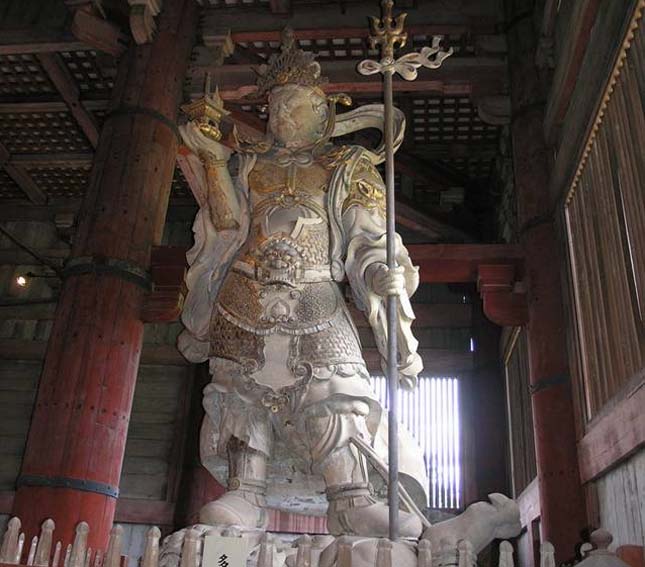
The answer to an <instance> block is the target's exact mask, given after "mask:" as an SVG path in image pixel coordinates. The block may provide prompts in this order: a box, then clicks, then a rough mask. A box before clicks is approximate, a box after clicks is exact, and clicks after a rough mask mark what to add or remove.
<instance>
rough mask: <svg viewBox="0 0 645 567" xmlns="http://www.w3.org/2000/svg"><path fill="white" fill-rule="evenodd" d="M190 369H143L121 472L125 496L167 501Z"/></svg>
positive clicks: (152, 367)
mask: <svg viewBox="0 0 645 567" xmlns="http://www.w3.org/2000/svg"><path fill="white" fill-rule="evenodd" d="M188 378H189V370H188V368H187V367H179V366H142V367H141V368H140V369H139V377H138V379H137V386H136V389H135V392H134V402H133V404H132V416H131V418H130V428H129V430H128V441H127V444H126V448H125V459H124V461H123V471H122V473H121V497H123V498H141V499H146V500H166V499H167V496H168V492H169V491H172V490H173V487H172V486H169V482H170V479H171V478H172V477H173V474H172V472H173V471H172V467H173V466H175V463H174V462H173V456H174V450H175V443H174V442H175V436H176V432H177V430H178V429H181V428H182V421H183V420H184V417H185V416H184V411H183V408H184V396H185V393H186V390H187V386H188V381H189V380H188Z"/></svg>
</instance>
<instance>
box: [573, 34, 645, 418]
mask: <svg viewBox="0 0 645 567" xmlns="http://www.w3.org/2000/svg"><path fill="white" fill-rule="evenodd" d="M643 147H645V38H644V37H643V31H642V25H641V28H638V29H636V31H635V35H634V37H633V41H632V43H631V46H629V49H628V50H627V51H626V54H625V56H624V59H623V63H622V65H617V67H616V70H615V73H614V76H613V77H612V82H611V83H610V86H609V87H608V90H607V92H606V96H605V99H604V100H603V103H602V106H601V109H600V111H599V113H598V118H597V121H596V125H595V127H594V129H593V134H592V136H591V137H590V138H589V141H588V143H587V147H586V150H585V153H584V156H583V159H582V161H581V163H580V166H579V168H578V172H577V175H576V178H575V180H574V182H573V185H572V187H571V190H570V191H569V194H568V197H567V205H566V221H567V231H568V240H569V255H570V262H571V280H572V284H573V291H574V306H575V319H576V321H575V324H576V327H577V329H576V331H577V336H578V344H577V349H576V350H577V352H576V355H577V357H578V360H579V362H580V364H573V365H572V367H574V368H580V371H579V372H578V374H579V375H578V376H576V377H575V378H576V387H577V389H578V392H577V395H578V397H579V399H581V400H583V410H584V413H585V416H584V417H585V418H586V421H589V420H591V419H592V418H593V417H594V416H596V415H597V414H598V412H599V411H600V410H601V409H602V408H603V407H604V405H605V404H606V403H607V402H608V401H609V400H611V399H612V397H614V396H615V395H616V393H617V392H618V391H619V390H620V389H621V387H622V386H624V385H625V384H626V383H627V382H628V381H629V380H630V379H631V378H632V377H633V376H635V375H636V374H637V373H638V371H639V370H641V369H642V368H643V366H644V365H645V303H644V302H645V247H643V242H644V241H645V192H644V191H643V186H644V185H645V162H644V160H643V156H642V152H643Z"/></svg>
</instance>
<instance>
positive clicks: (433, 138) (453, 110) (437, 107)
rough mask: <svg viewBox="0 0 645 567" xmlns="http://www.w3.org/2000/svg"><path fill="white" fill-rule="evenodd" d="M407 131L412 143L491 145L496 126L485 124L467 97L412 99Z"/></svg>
mask: <svg viewBox="0 0 645 567" xmlns="http://www.w3.org/2000/svg"><path fill="white" fill-rule="evenodd" d="M412 104H413V107H412V125H411V130H412V133H413V136H414V141H415V142H422V143H423V142H430V143H437V142H448V143H455V142H457V143H465V142H471V141H472V142H476V143H478V144H481V143H484V142H488V143H491V142H492V143H495V142H496V141H497V139H498V138H499V131H500V127H499V126H492V125H490V124H485V123H484V122H482V120H481V119H480V118H479V116H478V114H477V109H476V108H475V107H474V106H473V104H472V102H471V101H470V99H469V98H468V97H415V98H414V99H413V101H412Z"/></svg>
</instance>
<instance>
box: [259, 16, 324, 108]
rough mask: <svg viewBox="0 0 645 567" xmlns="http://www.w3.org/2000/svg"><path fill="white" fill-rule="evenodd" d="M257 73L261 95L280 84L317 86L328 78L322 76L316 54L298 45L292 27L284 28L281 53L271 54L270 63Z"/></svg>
mask: <svg viewBox="0 0 645 567" xmlns="http://www.w3.org/2000/svg"><path fill="white" fill-rule="evenodd" d="M257 73H258V80H257V87H258V94H259V95H260V96H264V95H265V94H266V93H268V92H269V91H270V90H271V89H272V88H273V87H277V86H280V85H286V84H295V85H303V86H309V87H317V86H319V85H321V84H323V83H324V82H326V79H325V78H323V77H321V76H320V64H318V63H317V62H316V61H314V54H313V53H307V52H305V51H303V50H302V49H300V48H299V47H298V46H297V45H296V39H295V37H294V34H293V30H292V29H291V28H285V29H284V30H282V42H281V45H280V53H275V54H274V55H271V57H270V58H269V64H268V65H262V66H260V68H259V69H258V71H257Z"/></svg>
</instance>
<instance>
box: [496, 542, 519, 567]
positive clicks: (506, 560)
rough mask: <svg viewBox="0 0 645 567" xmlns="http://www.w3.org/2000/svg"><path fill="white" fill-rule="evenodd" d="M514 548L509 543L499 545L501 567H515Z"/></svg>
mask: <svg viewBox="0 0 645 567" xmlns="http://www.w3.org/2000/svg"><path fill="white" fill-rule="evenodd" d="M513 553H514V552H513V546H512V545H511V544H510V543H509V542H508V541H503V542H502V543H500V544H499V563H498V565H499V567H514V565H515V561H514V560H513Z"/></svg>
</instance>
